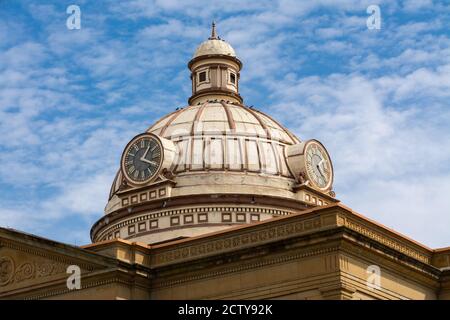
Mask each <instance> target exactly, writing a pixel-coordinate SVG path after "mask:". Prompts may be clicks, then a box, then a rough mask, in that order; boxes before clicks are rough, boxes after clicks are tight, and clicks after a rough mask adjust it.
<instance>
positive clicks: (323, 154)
mask: <svg viewBox="0 0 450 320" xmlns="http://www.w3.org/2000/svg"><path fill="white" fill-rule="evenodd" d="M305 161H306V174H307V175H308V178H309V180H311V182H312V183H313V185H314V186H316V187H317V188H319V189H327V188H329V187H330V186H331V182H332V179H333V168H332V166H331V161H330V157H329V155H328V152H327V151H326V150H325V148H324V147H323V146H322V145H320V144H319V143H317V142H314V141H313V142H311V143H309V144H307V145H306V148H305Z"/></svg>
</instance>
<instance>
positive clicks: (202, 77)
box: [198, 71, 206, 82]
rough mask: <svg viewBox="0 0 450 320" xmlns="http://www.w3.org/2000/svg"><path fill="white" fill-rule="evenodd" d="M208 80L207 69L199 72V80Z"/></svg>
mask: <svg viewBox="0 0 450 320" xmlns="http://www.w3.org/2000/svg"><path fill="white" fill-rule="evenodd" d="M205 81H206V71H203V72H200V73H199V74H198V82H205Z"/></svg>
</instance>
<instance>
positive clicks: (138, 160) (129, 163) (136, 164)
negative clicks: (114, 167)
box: [122, 134, 162, 184]
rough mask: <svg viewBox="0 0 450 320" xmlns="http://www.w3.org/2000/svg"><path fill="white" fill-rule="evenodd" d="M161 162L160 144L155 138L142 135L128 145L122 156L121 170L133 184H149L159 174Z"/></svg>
mask: <svg viewBox="0 0 450 320" xmlns="http://www.w3.org/2000/svg"><path fill="white" fill-rule="evenodd" d="M161 162H162V152H161V144H160V142H159V141H158V139H157V138H156V137H154V136H153V135H150V134H143V135H139V136H137V137H135V138H134V139H133V140H131V142H130V143H128V145H127V147H126V148H125V151H124V153H123V155H122V170H123V173H124V175H125V177H126V178H127V179H128V180H129V181H131V182H132V183H134V184H144V183H147V182H149V181H150V180H151V179H152V178H153V177H155V176H156V174H157V173H158V172H159V169H160V167H161Z"/></svg>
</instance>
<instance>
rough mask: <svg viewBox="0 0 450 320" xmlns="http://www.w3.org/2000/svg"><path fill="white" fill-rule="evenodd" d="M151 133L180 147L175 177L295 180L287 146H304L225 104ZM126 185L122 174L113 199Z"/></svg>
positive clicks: (173, 117) (199, 109) (257, 114)
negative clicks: (220, 174) (211, 174)
mask: <svg viewBox="0 0 450 320" xmlns="http://www.w3.org/2000/svg"><path fill="white" fill-rule="evenodd" d="M147 132H150V133H153V134H156V135H158V136H161V137H164V138H166V139H169V140H172V141H173V142H174V143H175V145H176V146H177V149H178V155H177V158H176V160H175V163H176V164H175V165H174V167H173V172H174V173H175V174H177V173H181V172H185V171H205V170H216V171H217V170H219V171H220V170H223V171H235V172H236V171H238V172H239V171H242V172H244V171H245V172H259V173H264V174H267V175H276V176H285V177H292V175H291V173H290V172H289V170H288V167H287V163H286V159H285V157H284V156H283V155H284V154H285V152H284V146H285V145H291V144H296V143H299V142H300V140H299V139H298V138H297V137H296V136H295V135H294V134H292V133H291V132H290V131H289V130H287V129H286V128H284V127H283V126H281V125H280V124H279V123H278V122H276V121H275V120H274V119H273V118H271V117H270V116H268V115H266V114H264V113H263V112H261V111H258V110H256V109H254V108H250V107H246V106H243V105H240V104H237V103H230V102H225V101H209V102H206V103H203V104H200V105H196V106H188V107H185V108H180V109H179V110H176V111H175V112H172V113H170V114H168V115H166V116H164V117H163V118H161V119H160V120H158V121H157V122H156V123H155V124H153V125H152V126H151V127H150V128H149V129H148V130H147ZM121 180H122V176H121V174H120V173H118V175H117V176H116V179H115V180H114V182H113V185H112V188H111V193H110V197H112V196H113V195H114V194H115V193H116V191H118V189H119V187H120V184H121Z"/></svg>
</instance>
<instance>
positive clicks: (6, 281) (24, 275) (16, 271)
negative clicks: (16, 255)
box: [0, 256, 66, 287]
mask: <svg viewBox="0 0 450 320" xmlns="http://www.w3.org/2000/svg"><path fill="white" fill-rule="evenodd" d="M16 265H17V268H16V267H15V266H16ZM65 272H66V265H64V264H62V263H58V262H39V263H38V262H33V261H26V262H23V263H21V264H17V263H16V262H15V261H14V259H13V258H12V257H9V256H3V257H0V287H2V286H6V285H10V284H12V283H20V282H23V281H25V280H31V279H36V278H43V277H48V276H52V275H55V274H60V273H65Z"/></svg>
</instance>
